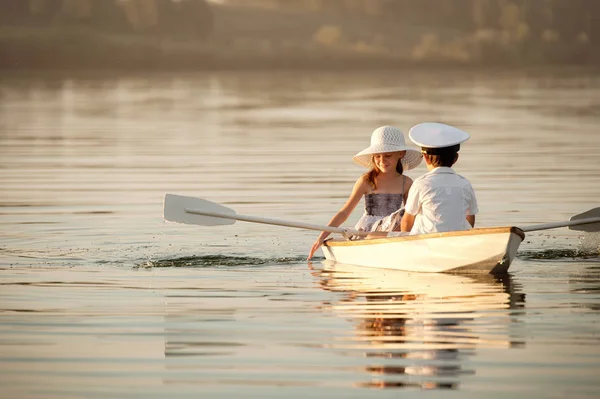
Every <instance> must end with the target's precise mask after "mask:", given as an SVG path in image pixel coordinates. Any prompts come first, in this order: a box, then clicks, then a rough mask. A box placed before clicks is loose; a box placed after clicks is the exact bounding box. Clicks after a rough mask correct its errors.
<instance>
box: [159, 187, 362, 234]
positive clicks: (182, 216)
mask: <svg viewBox="0 0 600 399" xmlns="http://www.w3.org/2000/svg"><path fill="white" fill-rule="evenodd" d="M164 218H165V220H168V221H169V222H177V223H184V224H197V225H200V226H219V225H227V224H234V223H235V221H236V220H240V221H244V222H252V223H262V224H272V225H276V226H285V227H295V228H298V229H307V230H316V231H327V232H329V233H338V234H342V235H343V236H344V237H348V236H351V235H356V236H361V237H366V236H367V234H368V233H367V232H365V231H358V230H352V229H345V228H341V227H332V226H321V225H317V224H309V223H301V222H292V221H287V220H278V219H269V218H262V217H257V216H247V215H238V214H237V213H236V212H235V211H234V210H233V209H231V208H227V207H226V206H223V205H220V204H216V203H214V202H211V201H207V200H205V199H201V198H195V197H185V196H182V195H175V194H166V195H165V203H164Z"/></svg>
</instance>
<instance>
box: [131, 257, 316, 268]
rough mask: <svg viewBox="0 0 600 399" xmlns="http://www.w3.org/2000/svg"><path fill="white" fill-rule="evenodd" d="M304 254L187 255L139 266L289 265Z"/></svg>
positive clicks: (300, 260)
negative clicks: (258, 255) (271, 256)
mask: <svg viewBox="0 0 600 399" xmlns="http://www.w3.org/2000/svg"><path fill="white" fill-rule="evenodd" d="M305 259H306V257H304V256H294V257H282V258H257V257H252V256H227V255H202V256H185V257H180V258H173V259H160V260H149V261H146V262H145V263H143V264H139V265H137V267H139V268H152V267H222V266H258V265H266V266H268V265H288V264H294V263H298V262H303V261H305Z"/></svg>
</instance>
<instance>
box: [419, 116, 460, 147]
mask: <svg viewBox="0 0 600 399" xmlns="http://www.w3.org/2000/svg"><path fill="white" fill-rule="evenodd" d="M408 137H410V139H411V140H412V141H413V143H415V144H416V145H418V146H419V147H425V148H444V147H452V146H455V145H457V144H460V143H462V142H464V141H467V140H468V139H469V138H470V137H471V136H469V133H467V132H463V131H462V130H460V129H458V128H456V127H454V126H450V125H446V124H443V123H435V122H425V123H419V124H418V125H415V126H413V127H412V128H411V129H410V131H409V132H408Z"/></svg>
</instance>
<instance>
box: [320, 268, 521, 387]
mask: <svg viewBox="0 0 600 399" xmlns="http://www.w3.org/2000/svg"><path fill="white" fill-rule="evenodd" d="M317 274H318V275H319V277H320V279H321V280H320V283H321V286H322V287H323V289H325V290H328V291H335V292H342V293H344V294H345V295H344V296H343V297H342V298H341V299H340V300H339V301H338V302H337V303H333V304H331V305H329V307H331V309H333V311H334V312H335V313H336V314H337V315H339V316H340V317H343V318H346V319H349V320H351V322H352V324H353V325H354V329H355V332H354V335H353V336H352V337H348V338H341V339H339V340H338V341H337V342H336V343H335V344H334V347H336V348H338V349H346V350H348V349H353V350H357V349H358V350H360V351H364V354H365V356H366V357H368V358H372V359H373V362H372V364H370V365H369V366H368V367H366V368H365V370H364V371H365V372H366V373H368V374H370V376H371V380H370V381H368V382H361V383H359V385H360V386H368V387H381V388H401V387H419V388H422V389H456V388H458V386H459V383H460V380H461V377H462V376H463V375H469V374H474V373H475V372H476V370H474V369H473V368H472V367H470V366H466V365H465V364H466V363H468V360H469V357H471V356H473V355H474V354H475V352H476V350H477V348H482V347H484V348H518V347H522V346H524V345H525V343H524V342H523V341H522V338H521V335H516V336H517V337H518V338H516V339H515V338H514V336H515V330H517V329H518V328H519V324H521V323H522V320H520V317H519V316H520V315H521V312H519V311H518V309H521V308H523V307H524V304H525V294H523V293H519V292H517V291H518V290H516V289H515V287H514V285H513V282H512V278H511V276H510V275H504V276H491V275H484V276H468V277H466V276H458V275H444V274H423V273H407V272H401V271H394V270H389V271H388V270H385V271H383V270H377V269H371V268H362V267H355V266H350V265H343V264H335V265H334V266H329V267H328V268H326V269H324V270H322V271H320V272H318V273H317Z"/></svg>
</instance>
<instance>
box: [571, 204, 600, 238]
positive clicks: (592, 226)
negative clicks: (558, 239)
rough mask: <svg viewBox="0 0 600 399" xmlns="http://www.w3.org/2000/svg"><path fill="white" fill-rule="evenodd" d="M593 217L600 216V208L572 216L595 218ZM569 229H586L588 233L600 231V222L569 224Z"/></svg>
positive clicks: (576, 217) (576, 218)
mask: <svg viewBox="0 0 600 399" xmlns="http://www.w3.org/2000/svg"><path fill="white" fill-rule="evenodd" d="M593 218H600V208H594V209H590V210H589V211H587V212H583V213H580V214H579V215H575V216H573V217H572V218H571V220H581V219H593ZM569 230H577V231H585V232H588V233H595V232H597V231H600V222H595V223H588V224H579V225H576V226H569Z"/></svg>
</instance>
